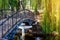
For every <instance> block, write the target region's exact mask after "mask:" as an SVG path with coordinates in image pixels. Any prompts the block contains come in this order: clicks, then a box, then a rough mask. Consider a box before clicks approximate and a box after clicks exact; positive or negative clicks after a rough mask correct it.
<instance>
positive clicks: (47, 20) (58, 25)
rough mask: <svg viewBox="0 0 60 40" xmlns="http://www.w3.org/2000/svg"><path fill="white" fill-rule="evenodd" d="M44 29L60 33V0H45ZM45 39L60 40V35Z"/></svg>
mask: <svg viewBox="0 0 60 40" xmlns="http://www.w3.org/2000/svg"><path fill="white" fill-rule="evenodd" d="M43 20H44V21H43V31H44V32H45V33H51V32H56V33H57V34H58V33H60V0H44V16H43ZM45 40H60V38H59V37H58V36H56V37H47V38H46V39H45Z"/></svg>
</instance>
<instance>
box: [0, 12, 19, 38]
mask: <svg viewBox="0 0 60 40" xmlns="http://www.w3.org/2000/svg"><path fill="white" fill-rule="evenodd" d="M3 13H4V12H3ZM12 13H13V14H12V15H11V16H8V17H7V18H3V17H2V18H3V19H1V20H0V38H2V36H3V35H4V34H5V33H6V32H7V31H8V30H9V29H10V28H11V27H13V25H14V24H15V23H17V21H18V19H17V12H16V13H14V12H12ZM14 16H16V17H15V18H14Z"/></svg>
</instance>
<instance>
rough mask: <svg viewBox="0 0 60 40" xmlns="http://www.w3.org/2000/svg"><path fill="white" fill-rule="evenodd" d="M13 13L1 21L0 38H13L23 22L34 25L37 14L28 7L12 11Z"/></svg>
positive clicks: (3, 39) (7, 39) (1, 39)
mask: <svg viewBox="0 0 60 40" xmlns="http://www.w3.org/2000/svg"><path fill="white" fill-rule="evenodd" d="M12 13H13V14H12V15H10V16H8V17H6V18H4V19H2V20H1V21H0V40H13V39H14V35H15V34H16V32H17V30H18V26H19V25H20V24H21V23H22V22H28V23H29V25H32V23H33V22H35V21H36V20H35V15H34V13H33V12H31V11H30V10H28V9H25V10H20V11H17V12H12Z"/></svg>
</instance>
